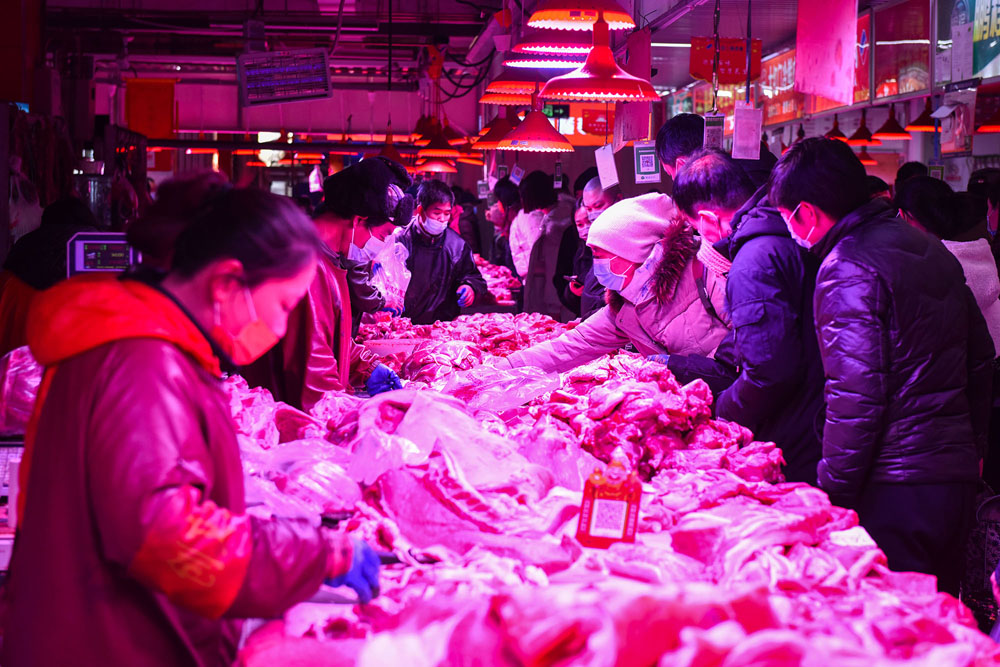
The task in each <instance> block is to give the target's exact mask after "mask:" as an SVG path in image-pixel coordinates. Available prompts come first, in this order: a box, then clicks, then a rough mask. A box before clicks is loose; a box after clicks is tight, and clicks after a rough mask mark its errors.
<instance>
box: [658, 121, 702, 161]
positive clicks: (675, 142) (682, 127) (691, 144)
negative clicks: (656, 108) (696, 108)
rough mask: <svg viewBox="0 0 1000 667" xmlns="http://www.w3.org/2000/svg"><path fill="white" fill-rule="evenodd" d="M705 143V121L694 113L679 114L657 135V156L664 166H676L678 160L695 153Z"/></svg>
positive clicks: (664, 125)
mask: <svg viewBox="0 0 1000 667" xmlns="http://www.w3.org/2000/svg"><path fill="white" fill-rule="evenodd" d="M704 141H705V119H704V118H702V117H701V116H699V115H698V114H693V113H682V114H678V115H676V116H674V117H673V118H671V119H670V120H668V121H667V122H666V123H664V124H663V127H661V128H660V131H659V132H657V133H656V155H657V157H659V158H660V162H662V163H663V164H669V165H674V164H676V162H677V158H679V157H686V156H688V155H690V154H691V153H694V152H695V151H696V150H698V149H699V148H701V144H702V142H704Z"/></svg>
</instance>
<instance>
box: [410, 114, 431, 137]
mask: <svg viewBox="0 0 1000 667" xmlns="http://www.w3.org/2000/svg"><path fill="white" fill-rule="evenodd" d="M435 120H437V119H436V118H433V119H432V118H431V117H430V116H421V117H420V118H418V119H417V125H416V127H414V128H413V134H415V135H418V136H422V135H425V134H428V133H429V132H430V131H431V128H432V127H433V124H434V121H435Z"/></svg>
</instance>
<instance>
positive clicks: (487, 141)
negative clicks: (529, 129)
mask: <svg viewBox="0 0 1000 667" xmlns="http://www.w3.org/2000/svg"><path fill="white" fill-rule="evenodd" d="M518 125H520V121H519V120H518V118H517V112H515V111H514V110H513V107H507V116H506V117H505V118H500V117H499V116H497V117H496V118H495V119H494V120H493V122H492V123H490V126H492V127H490V131H489V132H487V133H486V134H484V135H483V136H481V137H479V139H477V140H476V141H474V142H473V143H472V148H473V150H477V151H490V150H494V149H496V147H497V146H499V145H500V142H501V141H503V139H504V137H506V136H507V135H508V134H510V133H511V132H512V131H513V130H514V128H515V127H517V126H518Z"/></svg>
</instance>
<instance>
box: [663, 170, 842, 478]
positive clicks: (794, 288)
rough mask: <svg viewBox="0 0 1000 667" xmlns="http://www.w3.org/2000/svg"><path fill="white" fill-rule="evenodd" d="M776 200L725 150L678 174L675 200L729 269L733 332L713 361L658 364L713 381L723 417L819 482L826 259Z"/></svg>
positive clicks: (715, 262) (704, 252)
mask: <svg viewBox="0 0 1000 667" xmlns="http://www.w3.org/2000/svg"><path fill="white" fill-rule="evenodd" d="M766 194H767V193H766V188H761V189H760V190H758V191H757V193H756V194H752V183H751V182H750V180H749V178H748V177H747V176H746V175H745V173H744V170H743V168H742V166H741V165H739V164H738V163H737V162H736V161H735V160H733V159H731V158H730V157H729V156H727V155H725V154H723V153H720V152H718V151H702V152H700V153H696V154H694V155H692V156H691V158H690V159H689V160H688V162H687V164H686V165H685V166H684V168H683V169H681V170H680V173H678V175H677V179H676V180H675V181H674V190H673V196H674V201H675V202H676V203H677V206H678V208H680V210H681V211H682V212H683V214H684V217H685V218H686V219H687V220H688V221H689V222H690V224H692V225H693V226H695V227H696V228H697V229H698V231H699V233H700V234H701V237H702V239H703V241H702V247H701V250H699V253H698V256H699V258H700V259H702V260H703V261H704V262H705V264H706V265H709V266H716V267H717V268H718V269H720V270H723V269H725V268H726V266H727V265H729V268H728V279H727V280H726V303H727V304H728V306H729V312H730V313H731V317H732V324H733V330H732V331H731V332H730V333H729V335H728V336H727V337H726V339H725V340H724V341H723V343H722V344H721V345H720V346H719V349H718V350H717V351H716V354H715V358H714V359H712V360H710V359H705V358H702V357H682V356H679V355H670V356H669V357H661V358H658V360H659V361H662V362H664V363H667V365H668V367H669V368H670V370H671V371H673V372H674V375H676V376H677V378H678V380H680V381H681V382H685V383H686V382H690V381H691V380H693V379H695V378H696V377H702V378H703V379H705V380H706V381H707V382H708V383H709V385H710V386H711V387H712V389H713V391H714V392H715V393H716V396H717V398H716V401H715V412H716V415H717V416H718V417H720V418H722V419H727V420H729V421H733V422H736V423H738V424H742V425H743V426H746V427H747V428H749V429H750V430H751V431H753V433H754V436H755V437H756V438H757V439H758V440H765V441H773V442H774V443H776V444H777V445H778V446H779V447H781V451H782V453H783V454H784V458H785V465H784V466H783V467H782V472H783V473H784V474H785V478H786V479H787V480H788V481H790V482H806V483H809V484H813V485H815V484H816V466H817V464H818V463H819V459H820V447H821V446H820V440H819V437H820V429H821V428H822V416H823V364H822V361H821V360H820V356H819V347H818V345H817V342H816V331H815V328H814V325H813V317H812V297H813V289H814V286H815V283H816V270H817V269H818V267H819V260H818V259H817V258H816V257H815V256H814V255H812V254H810V253H809V252H807V251H806V250H805V249H803V248H800V247H799V246H798V245H797V244H796V243H795V242H794V241H792V238H791V237H790V236H789V234H788V228H787V227H786V226H785V222H784V220H782V218H781V216H780V215H779V214H778V211H777V209H775V208H774V207H773V206H771V205H770V203H769V202H768V200H767V196H766ZM748 197H749V199H748ZM737 209H738V210H737ZM714 255H719V257H718V258H717V259H711V257H713V256H714ZM730 262H731V264H730Z"/></svg>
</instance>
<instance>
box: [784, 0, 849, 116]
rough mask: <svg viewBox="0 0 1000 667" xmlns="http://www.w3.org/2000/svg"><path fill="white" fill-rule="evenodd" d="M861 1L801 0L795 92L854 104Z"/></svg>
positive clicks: (796, 52) (796, 49)
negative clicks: (819, 0)
mask: <svg viewBox="0 0 1000 667" xmlns="http://www.w3.org/2000/svg"><path fill="white" fill-rule="evenodd" d="M857 21H858V0H825V1H824V2H816V1H815V0H799V17H798V26H797V36H796V48H795V56H796V60H797V65H798V66H797V67H796V70H795V89H796V90H797V91H799V92H802V93H806V94H811V95H820V96H822V97H826V98H828V99H831V100H834V101H836V102H840V103H841V104H853V103H854V62H855V44H856V40H857V29H858V24H857Z"/></svg>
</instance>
